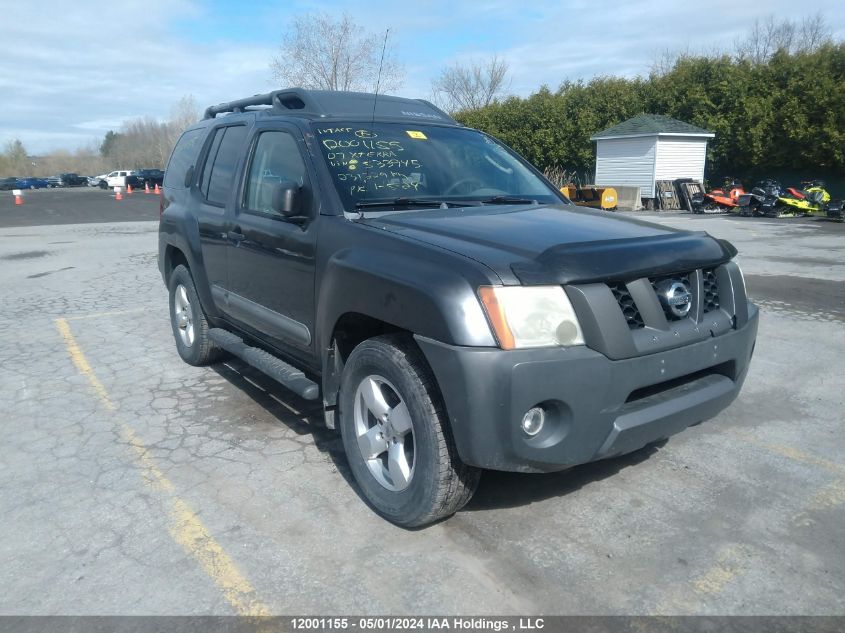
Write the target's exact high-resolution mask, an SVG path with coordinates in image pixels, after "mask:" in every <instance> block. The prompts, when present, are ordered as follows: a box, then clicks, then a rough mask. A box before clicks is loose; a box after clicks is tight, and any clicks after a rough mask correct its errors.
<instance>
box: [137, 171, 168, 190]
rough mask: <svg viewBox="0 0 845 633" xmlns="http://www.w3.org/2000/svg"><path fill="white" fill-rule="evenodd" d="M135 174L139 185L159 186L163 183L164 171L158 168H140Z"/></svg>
mask: <svg viewBox="0 0 845 633" xmlns="http://www.w3.org/2000/svg"><path fill="white" fill-rule="evenodd" d="M135 176H136V180H137V182H138V184H139V185H140V186H141V187H144V186H149V187H154V186H156V185H158V186H161V185H162V184H163V183H164V172H163V171H162V170H160V169H140V170H138V172H137V173H136V174H135Z"/></svg>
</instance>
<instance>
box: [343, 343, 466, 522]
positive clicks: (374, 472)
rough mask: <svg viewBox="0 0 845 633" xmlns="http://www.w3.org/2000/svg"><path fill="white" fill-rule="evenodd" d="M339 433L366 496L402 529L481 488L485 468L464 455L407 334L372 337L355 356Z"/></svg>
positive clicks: (346, 374)
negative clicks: (463, 458)
mask: <svg viewBox="0 0 845 633" xmlns="http://www.w3.org/2000/svg"><path fill="white" fill-rule="evenodd" d="M340 429H341V434H342V436H343V446H344V449H345V451H346V456H347V459H348V460H349V466H350V469H351V470H352V475H353V476H354V477H355V481H356V482H357V483H358V486H359V488H360V490H361V493H362V494H363V496H364V498H365V499H366V500H367V502H368V503H369V504H370V505H371V506H372V507H373V508H374V509H375V510H376V512H378V513H379V514H380V515H382V516H383V517H384V518H386V519H387V520H389V521H392V522H393V523H395V524H397V525H401V526H403V527H418V526H422V525H427V524H429V523H432V522H434V521H437V520H438V519H441V518H443V517H447V516H450V515H452V514H454V513H455V512H457V511H458V510H459V509H460V508H462V507H463V506H464V505H465V504H466V503H467V502H468V501H469V500H470V498H471V497H472V495H473V493H474V492H475V489H476V487H477V486H478V480H479V477H480V470H479V469H477V468H473V467H470V466H467V465H466V464H464V463H463V462H461V460H460V458H459V457H458V453H457V449H456V448H455V442H454V439H453V438H452V433H451V429H450V428H449V425H448V422H447V419H446V413H445V411H444V407H443V405H442V403H441V397H440V392H439V390H438V388H437V384H436V382H435V380H434V376H433V374H432V373H431V369H430V368H429V367H428V365H427V363H426V362H425V359H424V358H423V356H422V354H421V352H420V351H419V349H418V348H417V347H416V346H415V345H414V343H413V341H411V340H410V339H407V338H405V337H403V336H401V335H388V336H379V337H376V338H372V339H369V340H367V341H364V342H363V343H361V344H360V345H358V347H356V348H355V349H354V350H353V352H352V353H351V354H350V356H349V359H348V360H347V362H346V365H345V367H344V370H343V378H342V383H341V390H340Z"/></svg>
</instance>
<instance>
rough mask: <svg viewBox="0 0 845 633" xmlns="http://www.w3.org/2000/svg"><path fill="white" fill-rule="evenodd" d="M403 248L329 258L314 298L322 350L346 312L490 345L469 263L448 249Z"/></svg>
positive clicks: (423, 332)
mask: <svg viewBox="0 0 845 633" xmlns="http://www.w3.org/2000/svg"><path fill="white" fill-rule="evenodd" d="M408 250H409V251H410V252H407V253H405V254H403V253H402V252H401V251H399V250H391V251H383V250H377V249H369V248H367V249H364V248H359V249H356V248H348V249H343V250H340V251H338V252H336V253H335V254H334V255H333V256H332V257H331V258H330V259H329V260H328V262H327V264H326V266H325V269H324V271H323V277H322V284H321V287H320V293H319V297H318V302H317V305H318V314H317V319H318V327H317V332H318V333H319V334H320V337H321V338H322V340H319V341H318V343H319V345H320V346H321V349H323V350H326V349H328V348H329V347H330V345H331V340H330V337H331V335H332V332H333V331H334V327H335V325H336V324H337V322H338V321H339V320H340V318H341V317H342V316H343V315H344V314H347V313H358V314H362V315H365V316H368V317H372V318H374V319H378V320H380V321H383V322H384V323H388V324H390V325H393V326H395V327H398V328H401V329H404V330H407V331H409V332H413V333H414V334H419V335H421V336H425V337H427V338H432V339H435V340H437V341H441V342H444V343H448V344H451V345H464V346H472V347H490V346H494V345H495V341H494V339H493V335H492V333H491V332H490V327H489V325H488V324H487V319H486V317H485V316H484V313H483V311H482V309H481V305H480V303H479V301H478V298H477V297H476V288H477V285H480V283H484V282H483V278H482V277H481V276H478V280H477V281H476V280H472V281H471V279H472V277H474V276H477V275H471V274H466V271H462V270H461V269H462V268H464V267H466V268H471V267H472V266H469V265H462V264H463V262H458V261H457V260H458V257H456V256H453V255H452V254H446V253H440V252H437V251H434V252H432V251H425V252H426V254H427V256H428V257H427V258H423V257H420V253H419V252H418V251H417V249H414V248H411V249H408ZM461 259H465V258H461ZM466 261H467V264H469V260H466ZM478 282H480V283H478Z"/></svg>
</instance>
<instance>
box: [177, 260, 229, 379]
mask: <svg viewBox="0 0 845 633" xmlns="http://www.w3.org/2000/svg"><path fill="white" fill-rule="evenodd" d="M168 290H169V291H170V292H169V294H170V302H169V305H170V326H171V328H172V329H173V338H174V339H175V340H176V350H177V351H178V352H179V356H181V357H182V360H184V361H185V362H186V363H188V364H189V365H194V366H196V367H200V366H202V365H209V364H211V363H213V362H215V361H216V360H217V359H218V358H220V356H221V353H222V350H220V348H218V347H217V346H215V345H214V343H212V342H211V339H210V338H209V337H208V330H209V327H208V321H207V320H206V318H205V313H204V312H203V310H202V305H200V300H199V297H198V296H197V291H196V288H195V287H194V279H193V277H191V272H190V271H189V270H188V269H187V268H186V267H185V266H183V265H181V264H180V265H179V266H177V267H176V268H175V269H174V270H173V272H172V273H171V274H170V282H169V284H168Z"/></svg>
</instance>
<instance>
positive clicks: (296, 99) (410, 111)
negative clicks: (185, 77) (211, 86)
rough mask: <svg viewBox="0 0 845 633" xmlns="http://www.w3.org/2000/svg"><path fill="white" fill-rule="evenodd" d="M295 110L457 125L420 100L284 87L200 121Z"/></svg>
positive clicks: (217, 109)
mask: <svg viewBox="0 0 845 633" xmlns="http://www.w3.org/2000/svg"><path fill="white" fill-rule="evenodd" d="M266 109H271V110H278V111H282V112H290V111H295V112H296V113H297V114H307V115H311V116H319V117H328V116H348V117H361V116H365V115H366V116H367V117H369V116H373V115H374V116H378V117H388V118H394V119H406V120H408V119H411V120H415V121H418V122H419V121H425V120H427V121H429V122H436V123H446V124H450V125H460V124H459V123H458V122H457V121H455V120H454V119H453V118H452V117H450V116H449V115H448V114H446V113H445V112H444V111H443V110H441V109H440V108H438V107H437V106H435V105H434V104H432V103H430V102H428V101H425V100H424V99H404V98H402V97H394V96H390V95H382V94H380V95H375V94H369V93H364V92H341V91H331V90H306V89H304V88H286V89H284V90H274V91H272V92H268V93H266V94H260V95H254V96H252V97H246V98H244V99H237V100H236V101H229V102H228V103H221V104H219V105H216V106H209V107H208V108H206V109H205V115H204V118H206V119H213V118H214V117H216V116H217V115H218V114H224V113H228V112H231V113H239V112H249V111H254V110H266Z"/></svg>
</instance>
